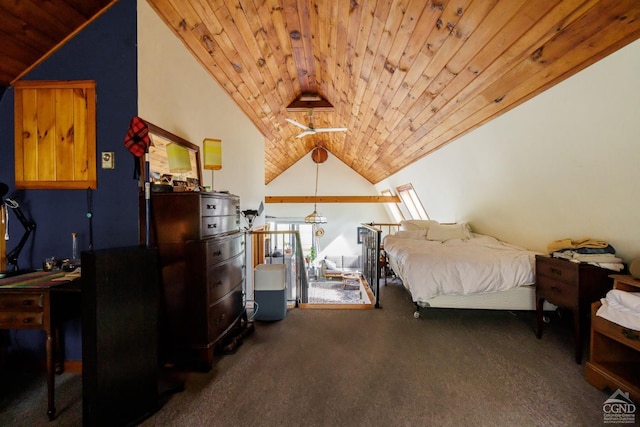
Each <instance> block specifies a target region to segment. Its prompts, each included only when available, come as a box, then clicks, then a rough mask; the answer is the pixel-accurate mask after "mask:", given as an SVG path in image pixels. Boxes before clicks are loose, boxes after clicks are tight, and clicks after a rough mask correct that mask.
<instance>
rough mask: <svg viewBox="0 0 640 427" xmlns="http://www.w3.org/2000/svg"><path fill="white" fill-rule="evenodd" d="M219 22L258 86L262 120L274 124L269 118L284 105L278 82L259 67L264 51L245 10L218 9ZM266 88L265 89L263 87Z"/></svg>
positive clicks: (257, 91)
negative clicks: (278, 92)
mask: <svg viewBox="0 0 640 427" xmlns="http://www.w3.org/2000/svg"><path fill="white" fill-rule="evenodd" d="M217 12H218V14H219V15H218V17H219V19H218V20H219V22H220V24H222V26H223V28H224V31H225V34H226V36H227V38H228V40H229V42H230V43H231V45H232V46H233V48H234V49H236V51H237V52H238V58H239V59H240V60H241V61H242V63H243V66H242V67H243V71H242V72H246V73H248V74H249V75H250V76H251V78H252V80H253V82H254V85H255V87H256V92H255V94H254V97H255V98H256V99H258V98H259V99H261V101H262V103H263V105H264V108H263V113H264V116H263V117H262V121H263V122H265V124H266V125H267V126H272V127H273V123H274V122H272V121H270V120H268V118H269V117H270V116H271V115H272V113H273V112H274V111H278V110H279V109H280V106H281V105H282V100H281V99H279V97H278V96H277V95H275V94H277V92H276V90H275V89H276V83H275V80H274V79H273V76H272V75H271V73H262V72H261V70H260V67H259V65H258V64H259V60H260V58H262V52H261V51H260V49H259V48H258V46H257V44H256V43H255V37H254V36H253V31H252V30H251V27H250V26H249V23H248V22H247V19H246V17H245V12H244V10H243V9H242V8H241V7H237V6H236V7H231V8H229V7H227V6H226V5H225V7H221V8H219V9H218V10H217ZM262 88H265V89H262ZM263 93H271V94H273V95H274V96H263V95H262V94H263ZM273 132H274V133H275V132H277V129H275V128H274V129H273Z"/></svg>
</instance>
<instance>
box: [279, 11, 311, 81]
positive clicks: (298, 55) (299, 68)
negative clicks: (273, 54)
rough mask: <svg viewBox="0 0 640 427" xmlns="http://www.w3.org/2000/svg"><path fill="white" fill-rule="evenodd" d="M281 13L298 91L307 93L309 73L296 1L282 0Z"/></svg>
mask: <svg viewBox="0 0 640 427" xmlns="http://www.w3.org/2000/svg"><path fill="white" fill-rule="evenodd" d="M283 4H284V7H283V11H284V19H285V23H286V24H285V25H286V28H287V33H288V37H287V41H286V43H287V45H290V46H291V52H292V54H293V59H294V61H295V65H296V67H295V68H296V72H297V76H298V81H299V83H300V90H301V91H302V92H308V91H309V84H310V83H309V71H308V70H307V62H306V58H305V52H304V44H303V40H302V38H303V29H302V28H301V26H300V16H299V14H300V11H299V10H298V2H297V0H283Z"/></svg>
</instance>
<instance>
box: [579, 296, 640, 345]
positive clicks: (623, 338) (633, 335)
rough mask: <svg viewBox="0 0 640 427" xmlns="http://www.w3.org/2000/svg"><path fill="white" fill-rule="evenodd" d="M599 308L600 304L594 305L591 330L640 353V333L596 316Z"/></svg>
mask: <svg viewBox="0 0 640 427" xmlns="http://www.w3.org/2000/svg"><path fill="white" fill-rule="evenodd" d="M599 307H600V303H594V305H593V315H592V316H591V328H592V329H593V330H594V331H597V332H599V333H601V334H602V335H606V336H608V337H609V338H612V339H614V340H616V341H618V342H619V343H622V344H624V345H625V346H626V347H630V348H633V349H634V350H636V351H640V331H634V330H633V329H629V328H625V327H624V326H621V325H618V324H616V323H613V322H610V321H608V320H607V319H605V318H604V317H600V316H596V311H597V310H598V308H599ZM639 356H640V355H639Z"/></svg>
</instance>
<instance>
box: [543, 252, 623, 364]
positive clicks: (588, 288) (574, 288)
mask: <svg viewBox="0 0 640 427" xmlns="http://www.w3.org/2000/svg"><path fill="white" fill-rule="evenodd" d="M611 273H612V271H611V270H607V269H605V268H601V267H597V266H595V265H591V264H587V263H576V262H573V261H568V260H565V259H562V258H553V257H550V256H543V255H536V311H537V323H538V325H537V326H538V327H537V331H536V335H537V337H538V338H541V337H542V330H543V324H544V322H543V315H544V313H543V304H544V301H547V302H549V303H551V304H554V305H556V306H558V307H560V308H564V309H567V310H569V311H571V314H572V317H573V335H574V340H575V358H576V363H582V345H583V344H582V337H583V334H584V332H585V331H586V330H588V328H589V325H588V323H589V313H590V308H591V303H593V302H594V301H597V300H598V299H600V298H602V297H604V296H605V295H606V293H607V291H609V290H610V289H611V288H612V280H611V278H610V277H609V275H610V274H611Z"/></svg>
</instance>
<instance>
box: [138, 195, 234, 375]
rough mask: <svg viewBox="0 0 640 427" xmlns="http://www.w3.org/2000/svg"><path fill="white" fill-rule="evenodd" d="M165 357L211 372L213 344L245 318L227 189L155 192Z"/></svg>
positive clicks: (162, 352) (231, 199) (155, 239)
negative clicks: (209, 191)
mask: <svg viewBox="0 0 640 427" xmlns="http://www.w3.org/2000/svg"><path fill="white" fill-rule="evenodd" d="M151 235H152V237H151V241H152V243H153V244H155V245H156V246H157V247H158V252H159V256H160V264H161V281H162V300H161V307H160V310H161V315H160V323H161V324H160V355H161V359H163V360H162V361H163V362H171V363H186V364H188V365H190V366H193V367H195V368H197V369H198V370H204V371H208V370H210V369H211V367H212V364H213V359H214V354H215V350H216V347H217V346H218V345H219V344H220V343H221V342H222V341H223V339H224V338H225V336H226V335H227V334H228V333H229V332H230V331H231V330H232V329H234V327H237V326H238V325H239V324H240V321H241V319H242V316H243V315H244V310H245V308H244V302H243V300H244V298H243V288H244V280H245V256H244V252H245V240H244V239H245V237H244V233H243V232H242V231H241V230H240V199H239V198H238V197H237V196H234V195H230V194H225V193H196V192H180V193H152V195H151Z"/></svg>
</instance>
